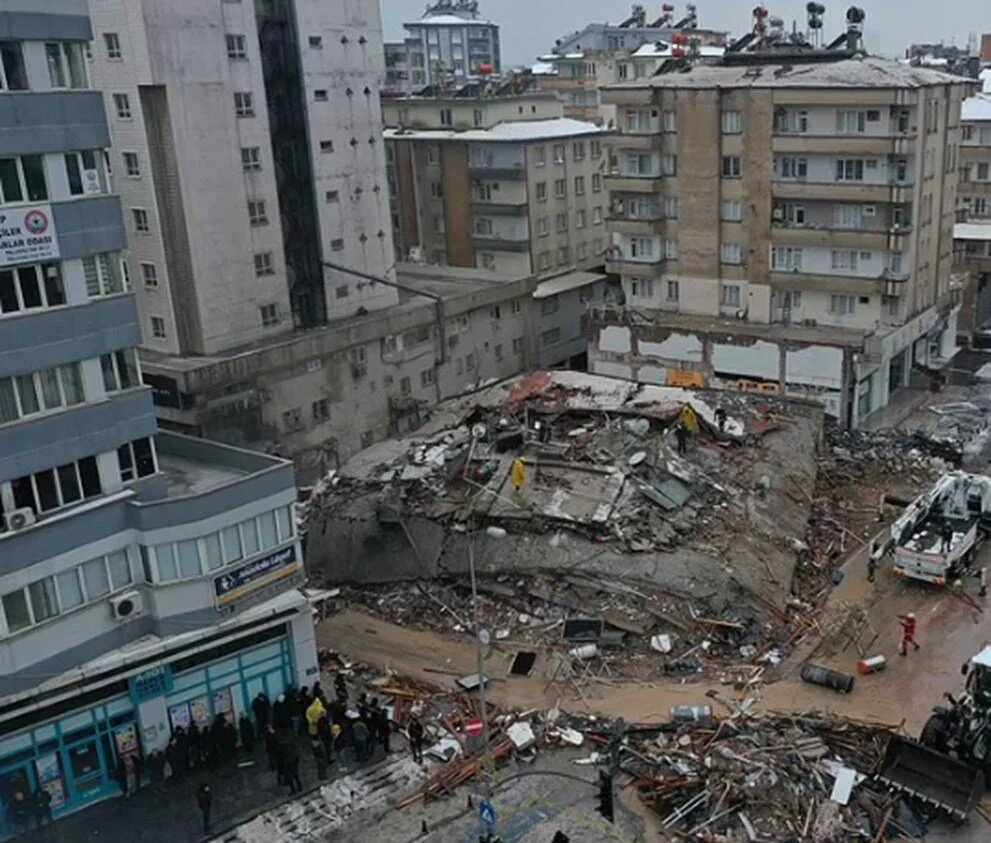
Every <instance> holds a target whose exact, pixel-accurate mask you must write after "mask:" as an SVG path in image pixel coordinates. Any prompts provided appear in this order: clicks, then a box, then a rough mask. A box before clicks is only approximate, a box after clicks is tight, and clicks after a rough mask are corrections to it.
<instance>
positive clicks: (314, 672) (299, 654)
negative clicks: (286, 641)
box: [289, 606, 320, 687]
mask: <svg viewBox="0 0 991 843" xmlns="http://www.w3.org/2000/svg"><path fill="white" fill-rule="evenodd" d="M289 626H290V629H291V632H292V648H293V663H294V665H295V668H296V676H295V682H296V685H297V686H299V687H302V686H303V685H312V684H313V683H314V682H316V681H317V680H318V679H319V678H320V666H319V663H318V662H317V637H316V629H315V628H314V625H313V612H312V610H311V609H310V607H309V606H305V607H303V608H302V609H301V610H300V611H299V614H297V615H296V617H294V618H293V619H292V621H291V622H290V625H289Z"/></svg>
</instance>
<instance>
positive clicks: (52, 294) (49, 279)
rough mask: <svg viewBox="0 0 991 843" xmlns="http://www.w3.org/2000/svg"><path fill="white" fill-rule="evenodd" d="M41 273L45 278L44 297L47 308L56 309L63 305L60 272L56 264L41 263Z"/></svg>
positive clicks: (63, 294)
mask: <svg viewBox="0 0 991 843" xmlns="http://www.w3.org/2000/svg"><path fill="white" fill-rule="evenodd" d="M41 272H42V274H43V275H44V278H45V296H46V297H47V298H48V306H49V307H56V306H57V305H60V304H65V302H66V298H65V284H63V283H62V270H61V269H60V268H59V265H58V264H57V263H43V264H42V265H41Z"/></svg>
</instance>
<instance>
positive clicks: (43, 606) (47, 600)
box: [28, 577, 58, 623]
mask: <svg viewBox="0 0 991 843" xmlns="http://www.w3.org/2000/svg"><path fill="white" fill-rule="evenodd" d="M28 594H29V595H30V597H31V610H32V611H33V612H34V622H35V623H41V622H42V621H47V620H48V619H49V618H54V617H55V616H56V615H57V614H58V598H57V597H56V595H55V580H53V579H52V578H51V577H45V579H43V580H38V581H37V582H33V583H31V585H29V586H28Z"/></svg>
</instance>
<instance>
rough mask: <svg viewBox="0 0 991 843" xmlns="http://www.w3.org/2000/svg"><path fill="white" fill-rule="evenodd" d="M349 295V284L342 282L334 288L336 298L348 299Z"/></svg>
mask: <svg viewBox="0 0 991 843" xmlns="http://www.w3.org/2000/svg"><path fill="white" fill-rule="evenodd" d="M347 297H348V285H347V284H340V285H338V286H337V287H336V288H335V289H334V298H336V299H346V298H347Z"/></svg>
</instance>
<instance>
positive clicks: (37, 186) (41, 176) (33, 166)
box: [21, 155, 48, 202]
mask: <svg viewBox="0 0 991 843" xmlns="http://www.w3.org/2000/svg"><path fill="white" fill-rule="evenodd" d="M21 166H22V167H23V168H24V184H25V186H26V187H27V191H28V199H29V200H30V201H32V202H40V201H41V200H43V199H47V198H48V186H47V185H46V184H45V164H44V161H43V159H42V157H41V156H40V155H23V156H21Z"/></svg>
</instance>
